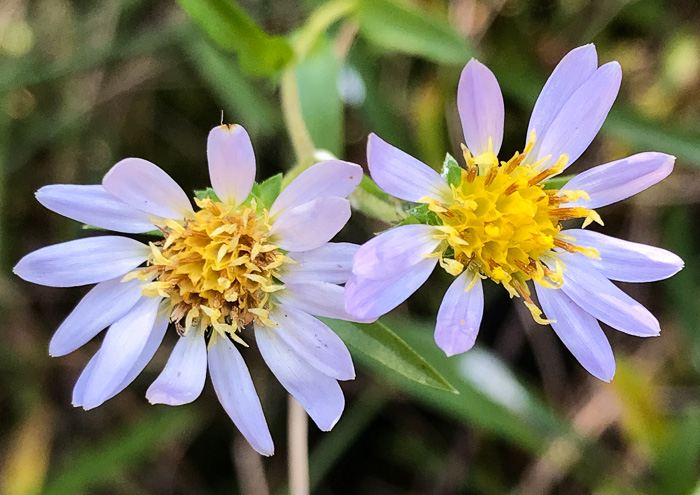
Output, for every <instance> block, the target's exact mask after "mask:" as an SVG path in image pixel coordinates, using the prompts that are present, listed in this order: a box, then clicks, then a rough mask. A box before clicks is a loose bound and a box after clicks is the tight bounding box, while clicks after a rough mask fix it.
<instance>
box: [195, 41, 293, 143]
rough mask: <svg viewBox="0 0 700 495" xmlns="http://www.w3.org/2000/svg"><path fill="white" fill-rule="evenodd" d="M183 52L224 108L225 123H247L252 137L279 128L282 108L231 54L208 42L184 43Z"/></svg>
mask: <svg viewBox="0 0 700 495" xmlns="http://www.w3.org/2000/svg"><path fill="white" fill-rule="evenodd" d="M182 48H183V50H185V51H186V52H187V54H188V55H189V57H188V59H189V63H190V64H191V65H192V66H193V67H194V68H195V70H197V72H198V73H199V75H200V76H201V78H202V80H203V81H204V82H205V83H206V84H207V85H208V87H209V88H210V89H211V92H212V94H213V96H214V97H215V99H216V103H218V104H220V105H221V109H222V110H223V111H224V122H230V118H231V117H232V116H236V117H238V118H243V119H245V128H246V130H247V131H248V132H249V133H250V134H251V136H253V135H256V136H257V135H259V134H269V133H271V132H272V131H273V129H275V128H276V127H277V126H278V125H279V122H280V115H279V107H278V106H277V105H276V104H275V103H273V102H272V98H271V97H270V95H269V94H268V93H269V91H265V89H266V88H261V87H260V84H255V83H254V82H253V80H252V78H251V77H250V76H249V75H247V74H246V73H244V72H243V70H241V68H240V66H239V64H238V63H236V61H235V60H234V59H233V57H231V56H230V55H229V54H228V53H226V52H224V51H222V50H220V49H219V48H218V46H216V45H214V44H213V43H212V42H211V41H209V40H208V39H206V38H200V39H196V40H193V41H192V42H191V43H183V44H182Z"/></svg>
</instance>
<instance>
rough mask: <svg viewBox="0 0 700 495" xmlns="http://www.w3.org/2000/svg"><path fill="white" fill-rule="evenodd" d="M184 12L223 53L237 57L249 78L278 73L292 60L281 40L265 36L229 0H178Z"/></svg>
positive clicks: (287, 45)
mask: <svg viewBox="0 0 700 495" xmlns="http://www.w3.org/2000/svg"><path fill="white" fill-rule="evenodd" d="M178 2H179V3H180V5H181V6H182V7H183V8H184V9H185V11H186V12H187V13H188V14H189V15H190V17H192V19H194V21H195V22H196V23H197V24H199V26H200V27H201V28H202V29H203V30H204V31H205V32H206V33H207V34H208V35H209V37H210V38H211V39H212V40H214V41H215V42H216V43H217V44H218V45H219V46H221V47H222V48H223V49H224V50H227V51H229V52H233V53H237V54H238V56H239V59H240V62H241V66H242V67H243V69H244V70H245V71H246V72H249V73H250V74H254V75H259V76H267V75H271V74H274V73H276V72H279V71H280V70H281V69H283V68H284V67H285V66H286V65H287V64H289V62H291V60H292V58H293V57H294V52H293V50H292V47H291V46H290V45H289V43H287V41H286V40H285V39H284V38H281V37H279V36H269V35H267V34H266V33H265V32H264V31H263V30H262V29H260V27H258V25H257V24H256V23H255V21H253V19H251V18H250V17H249V16H248V14H246V13H245V12H244V11H243V9H241V8H240V7H239V6H238V5H237V4H236V3H235V2H232V1H231V0H178Z"/></svg>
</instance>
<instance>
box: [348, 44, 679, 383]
mask: <svg viewBox="0 0 700 495" xmlns="http://www.w3.org/2000/svg"><path fill="white" fill-rule="evenodd" d="M620 81H621V69H620V66H619V64H618V63H617V62H610V63H607V64H604V65H602V66H601V67H598V61H597V54H596V51H595V48H594V47H593V45H586V46H583V47H580V48H577V49H575V50H573V51H571V52H570V53H569V54H567V55H566V56H565V57H564V58H563V59H562V61H561V62H560V63H559V65H558V66H557V67H556V69H555V70H554V72H553V73H552V75H551V76H550V78H549V80H548V81H547V83H546V84H545V86H544V88H543V90H542V92H541V94H540V96H539V98H538V100H537V103H536V104H535V108H534V110H533V113H532V117H531V119H530V126H529V129H528V139H527V142H526V145H525V147H524V149H523V151H522V152H518V153H515V155H514V156H513V157H512V158H510V159H509V160H499V158H498V152H499V150H500V147H501V142H502V140H503V120H504V104H503V97H502V95H501V91H500V88H499V86H498V82H497V81H496V78H495V77H494V75H493V74H492V73H491V71H490V70H489V69H488V68H486V66H484V65H483V64H481V63H479V62H478V61H476V60H471V61H470V62H469V63H468V64H467V66H466V67H465V68H464V71H463V72H462V76H461V79H460V82H459V89H458V95H457V104H458V110H459V114H460V118H461V121H462V128H463V131H464V141H465V145H463V146H462V151H463V156H464V161H465V166H464V168H461V169H460V168H458V166H457V165H456V164H455V166H454V167H449V166H448V167H447V168H446V169H445V170H444V173H443V175H442V176H441V175H440V174H438V173H437V172H435V171H434V170H433V169H431V168H430V167H429V166H428V165H426V164H424V163H422V162H420V161H418V160H416V159H415V158H413V157H411V156H409V155H407V154H406V153H404V152H402V151H400V150H398V149H396V148H394V147H393V146H391V145H389V144H388V143H386V142H384V141H383V140H382V139H380V138H379V137H377V136H376V135H371V136H370V138H369V143H368V147H367V157H368V162H369V168H370V173H371V174H372V177H373V179H374V180H375V181H376V182H377V184H378V185H379V186H380V187H381V188H382V189H384V190H385V191H386V192H388V193H389V194H392V195H394V196H396V197H398V198H400V199H403V200H405V201H410V202H414V203H422V204H424V205H425V206H424V209H423V216H424V218H425V219H427V220H426V221H424V222H422V223H417V224H415V223H414V224H408V225H401V226H399V227H396V228H394V229H391V230H389V231H387V232H384V233H382V234H380V235H379V236H377V237H375V238H374V239H372V240H370V241H369V242H367V243H366V244H364V245H363V246H362V247H360V249H359V250H358V252H357V254H356V255H355V258H354V262H353V269H352V272H353V275H352V276H351V277H350V280H349V281H348V283H347V286H346V298H347V301H346V305H347V309H348V311H349V312H350V313H352V314H354V315H356V316H358V317H378V316H380V315H382V314H384V313H386V312H388V311H390V310H391V309H393V308H395V307H396V306H397V305H399V304H400V303H401V302H403V301H404V300H406V298H408V297H409V296H410V295H411V294H412V293H413V292H414V291H415V290H416V289H417V288H418V287H420V286H421V285H422V284H423V283H424V282H425V280H426V279H427V278H428V276H429V275H430V273H431V272H432V270H433V269H434V267H435V266H436V265H437V264H440V266H441V267H442V268H443V269H444V270H445V271H447V272H448V273H449V274H451V275H454V276H455V277H456V278H455V281H454V282H453V283H452V285H451V286H450V288H449V289H448V291H447V294H446V295H445V298H444V299H443V301H442V304H441V306H440V309H439V312H438V316H437V325H436V329H435V340H436V343H437V344H438V346H439V347H440V348H441V349H443V350H444V351H445V353H446V354H447V355H454V354H457V353H461V352H465V351H467V350H469V349H470V348H471V347H472V346H473V345H474V341H475V339H476V335H477V332H478V329H479V325H480V323H481V318H482V314H483V306H484V301H483V292H482V285H481V284H482V280H484V279H491V280H492V281H493V282H496V283H497V284H500V285H502V286H503V287H504V288H505V289H506V290H507V291H508V292H509V294H510V296H511V297H517V298H521V299H522V300H523V301H524V303H525V304H526V306H527V307H528V309H529V310H530V312H531V314H532V316H533V318H534V319H535V321H537V322H538V323H541V324H551V325H552V327H553V328H554V330H555V332H556V333H557V335H559V337H560V338H561V340H562V341H563V342H564V344H565V345H566V346H567V347H568V348H569V350H570V351H571V352H572V353H573V354H574V355H575V356H576V358H577V359H578V360H579V361H580V362H581V364H582V365H583V366H584V367H585V368H586V369H587V370H588V371H590V372H591V373H592V374H593V375H595V376H597V377H598V378H600V379H602V380H606V381H609V380H610V379H612V376H613V375H614V372H615V361H614V358H613V355H612V351H611V349H610V345H609V343H608V341H607V339H606V337H605V335H604V333H603V331H602V330H601V328H600V325H599V324H598V321H597V320H600V321H602V322H604V323H606V324H608V325H610V326H612V327H614V328H616V329H617V330H620V331H623V332H626V333H630V334H633V335H639V336H652V335H658V333H659V324H658V321H657V320H656V318H654V316H653V315H652V314H651V313H650V312H649V311H648V310H646V309H645V308H644V307H643V306H642V305H641V304H639V303H638V302H637V301H634V300H633V299H632V298H630V297H629V296H627V295H626V294H625V293H624V292H622V291H621V290H620V289H618V288H617V287H616V286H615V285H614V284H613V283H612V282H611V280H620V281H626V282H646V281H653V280H660V279H663V278H666V277H670V276H671V275H673V274H674V273H676V272H677V271H678V270H680V269H681V268H682V266H683V262H682V260H681V259H680V258H678V257H677V256H676V255H674V254H672V253H670V252H668V251H664V250H662V249H658V248H654V247H650V246H645V245H641V244H635V243H631V242H626V241H621V240H618V239H614V238H611V237H607V236H605V235H603V234H599V233H595V232H591V231H588V230H584V229H585V228H586V227H587V226H588V225H589V224H590V223H592V222H596V223H598V224H600V225H602V224H603V221H602V219H601V218H600V216H599V215H598V213H597V212H596V211H595V208H599V207H602V206H605V205H608V204H611V203H614V202H617V201H620V200H622V199H625V198H627V197H629V196H632V195H634V194H636V193H638V192H640V191H642V190H644V189H646V188H647V187H649V186H651V185H653V184H655V183H657V182H659V181H660V180H662V179H663V178H665V177H666V176H667V175H668V174H669V173H670V172H671V170H672V169H673V163H674V160H675V159H674V157H672V156H669V155H665V154H662V153H652V152H649V153H640V154H637V155H634V156H631V157H628V158H624V159H621V160H617V161H614V162H610V163H607V164H605V165H600V166H598V167H595V168H593V169H590V170H588V171H587V172H584V173H582V174H580V175H578V176H576V177H574V178H573V179H571V180H570V181H569V182H568V183H566V185H565V186H564V187H563V188H562V189H559V190H558V189H553V188H550V187H548V185H547V182H546V181H547V180H548V179H550V178H552V177H554V176H556V175H558V174H560V173H561V172H562V171H564V170H565V169H566V168H567V167H568V166H569V165H571V164H572V163H573V162H574V161H575V160H576V159H577V158H579V156H581V154H582V153H583V152H584V151H585V150H586V148H587V147H588V145H589V144H590V143H591V141H592V140H593V138H594V137H595V135H596V134H597V132H598V130H599V129H600V127H601V126H602V124H603V121H604V120H605V117H606V116H607V114H608V112H609V110H610V108H611V106H612V103H613V101H614V99H615V97H616V95H617V92H618V90H619V87H620ZM448 165H449V161H448ZM577 219H578V220H582V225H581V228H580V229H571V228H566V229H565V228H564V225H563V223H562V222H564V221H567V220H577ZM531 286H534V288H535V291H536V293H537V295H538V298H539V302H540V304H541V307H542V309H543V310H544V313H545V315H546V317H545V316H544V315H543V314H542V311H541V309H540V307H539V306H538V305H537V304H536V303H535V302H534V301H533V298H532V293H531V289H530V287H531Z"/></svg>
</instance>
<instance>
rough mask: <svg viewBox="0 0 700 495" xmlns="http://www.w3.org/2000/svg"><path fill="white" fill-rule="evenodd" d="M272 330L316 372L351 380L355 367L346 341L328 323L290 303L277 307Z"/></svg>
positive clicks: (273, 316) (271, 316) (274, 311)
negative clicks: (276, 325) (274, 326)
mask: <svg viewBox="0 0 700 495" xmlns="http://www.w3.org/2000/svg"><path fill="white" fill-rule="evenodd" d="M270 318H271V319H272V321H274V322H275V323H277V324H278V325H279V327H277V328H274V329H272V330H273V331H274V332H275V333H276V334H277V336H279V338H281V339H282V340H283V341H284V342H285V343H286V344H287V345H288V346H289V347H290V348H292V349H293V350H294V352H296V353H297V354H298V355H299V356H300V357H301V358H302V359H304V360H306V362H307V363H308V364H310V365H311V366H313V367H314V368H316V369H317V370H318V371H320V372H322V373H324V374H326V375H328V376H330V377H331V378H335V379H336V380H352V379H353V378H355V368H354V366H353V364H352V358H351V357H350V352H349V351H348V348H347V347H345V343H343V341H342V340H341V339H340V337H338V336H337V335H336V334H335V332H334V331H333V330H331V329H330V328H328V326H327V325H326V324H325V323H323V322H321V321H319V320H318V319H316V318H314V317H313V316H311V315H309V314H307V313H305V312H304V311H299V310H298V309H295V308H294V307H291V306H289V305H283V306H278V307H276V308H275V309H274V310H273V311H272V312H270Z"/></svg>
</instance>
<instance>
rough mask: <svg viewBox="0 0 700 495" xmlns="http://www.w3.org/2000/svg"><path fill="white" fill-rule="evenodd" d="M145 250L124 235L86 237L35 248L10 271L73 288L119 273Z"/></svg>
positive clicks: (139, 260) (144, 254)
mask: <svg viewBox="0 0 700 495" xmlns="http://www.w3.org/2000/svg"><path fill="white" fill-rule="evenodd" d="M149 252H150V250H149V248H148V246H146V245H144V244H141V243H140V242H138V241H135V240H133V239H129V238H128V237H118V236H102V237H89V238H87V239H77V240H75V241H69V242H63V243H61V244H54V245H53V246H47V247H44V248H41V249H37V250H36V251H34V252H32V253H29V254H28V255H26V256H25V257H24V258H22V259H21V260H19V262H18V263H17V264H16V265H15V267H14V269H13V271H14V272H15V274H17V276H19V277H21V278H23V279H24V280H26V281H27V282H32V283H35V284H40V285H48V286H49V287H75V286H78V285H87V284H94V283H97V282H104V281H105V280H109V279H112V278H116V277H119V276H122V275H124V274H125V273H127V272H129V271H131V270H133V269H134V268H136V267H137V266H139V265H140V264H141V263H143V262H144V261H146V258H148V254H149Z"/></svg>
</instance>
